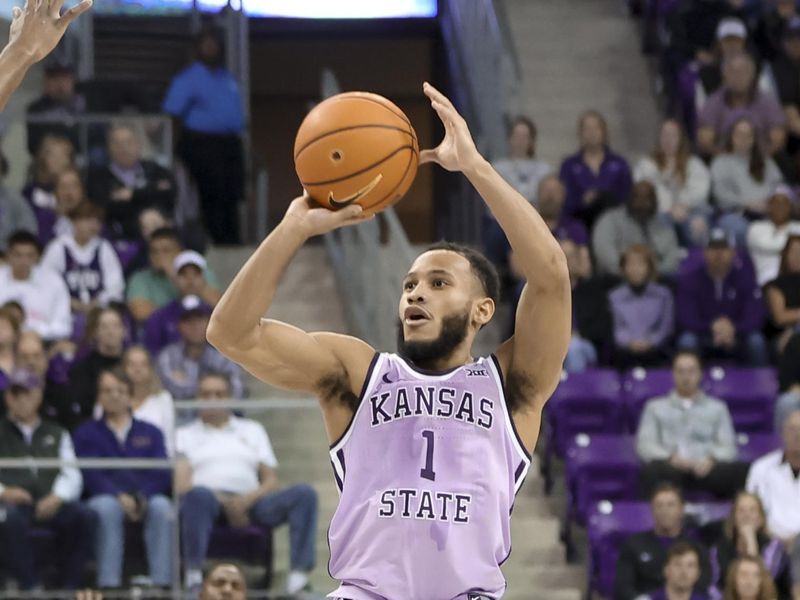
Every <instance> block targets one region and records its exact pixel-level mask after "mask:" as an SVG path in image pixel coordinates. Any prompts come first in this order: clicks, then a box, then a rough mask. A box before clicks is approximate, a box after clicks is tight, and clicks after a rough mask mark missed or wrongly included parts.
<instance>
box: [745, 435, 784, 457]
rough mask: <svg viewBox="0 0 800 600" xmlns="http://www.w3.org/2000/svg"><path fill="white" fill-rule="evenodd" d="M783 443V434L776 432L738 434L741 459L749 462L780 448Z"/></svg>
mask: <svg viewBox="0 0 800 600" xmlns="http://www.w3.org/2000/svg"><path fill="white" fill-rule="evenodd" d="M782 443H783V442H782V440H781V436H779V435H778V434H776V433H740V434H738V435H737V436H736V445H737V446H738V449H739V460H741V461H743V462H748V463H752V462H753V461H755V460H757V459H759V458H761V457H762V456H764V455H765V454H768V453H770V452H772V451H773V450H776V449H778V448H780V447H781V445H782Z"/></svg>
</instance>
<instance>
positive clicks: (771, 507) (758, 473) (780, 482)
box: [747, 410, 800, 600]
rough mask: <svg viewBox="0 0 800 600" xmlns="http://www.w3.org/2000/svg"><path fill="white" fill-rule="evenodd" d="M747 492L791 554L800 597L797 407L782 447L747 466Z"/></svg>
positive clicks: (799, 424) (795, 589)
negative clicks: (758, 501)
mask: <svg viewBox="0 0 800 600" xmlns="http://www.w3.org/2000/svg"><path fill="white" fill-rule="evenodd" d="M747 491H748V492H751V493H753V494H756V495H758V497H759V498H761V502H762V503H763V504H764V510H765V511H766V513H767V527H768V528H769V530H770V532H771V533H772V535H774V536H776V537H778V538H780V539H782V540H783V541H784V543H785V544H786V548H787V552H788V554H789V555H790V556H791V561H792V562H791V565H792V582H793V586H794V587H793V590H792V591H793V594H794V595H793V597H794V598H795V600H798V599H800V410H795V411H793V412H791V413H789V415H788V416H787V417H786V420H785V421H784V424H783V448H782V449H779V450H775V451H774V452H770V453H769V454H767V455H766V456H762V457H761V458H759V459H758V460H757V461H756V462H754V463H753V466H752V467H751V468H750V474H749V475H748V477H747Z"/></svg>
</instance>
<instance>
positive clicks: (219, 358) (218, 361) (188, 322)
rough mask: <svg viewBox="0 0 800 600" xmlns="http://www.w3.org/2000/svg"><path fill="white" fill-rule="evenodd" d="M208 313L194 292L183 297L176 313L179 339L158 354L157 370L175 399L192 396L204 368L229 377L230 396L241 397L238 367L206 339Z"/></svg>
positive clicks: (209, 309)
mask: <svg viewBox="0 0 800 600" xmlns="http://www.w3.org/2000/svg"><path fill="white" fill-rule="evenodd" d="M210 315H211V307H210V306H208V305H207V304H205V303H203V302H202V301H201V299H199V298H198V297H197V296H187V297H186V298H184V299H183V303H182V311H181V314H180V316H179V317H178V332H179V333H180V336H181V339H180V340H179V341H177V342H174V343H172V344H170V345H169V346H167V347H166V348H164V349H163V350H162V351H161V353H160V354H159V355H158V360H157V370H158V374H159V375H160V376H161V381H162V383H163V384H164V387H165V388H166V389H167V390H169V392H170V393H171V394H172V396H173V398H175V399H176V400H190V399H192V398H194V397H195V396H196V395H197V385H198V383H199V381H200V377H201V375H202V374H203V373H206V372H208V371H215V372H219V373H224V374H225V375H226V376H227V377H228V379H229V380H230V384H231V394H232V396H233V397H234V398H242V397H244V394H245V390H244V384H243V383H242V373H241V370H240V369H239V367H238V366H237V365H236V364H235V363H233V362H231V361H230V360H228V359H227V358H225V357H224V356H223V355H222V354H221V353H220V352H219V351H218V350H217V349H216V348H214V347H213V346H212V345H211V344H209V343H208V341H207V340H206V328H207V327H208V319H209V316H210Z"/></svg>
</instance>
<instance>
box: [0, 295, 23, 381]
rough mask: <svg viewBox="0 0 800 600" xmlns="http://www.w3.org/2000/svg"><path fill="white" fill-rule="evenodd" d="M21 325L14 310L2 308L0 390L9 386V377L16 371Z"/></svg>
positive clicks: (0, 326) (0, 320)
mask: <svg viewBox="0 0 800 600" xmlns="http://www.w3.org/2000/svg"><path fill="white" fill-rule="evenodd" d="M21 326H22V322H21V321H19V319H17V316H16V315H15V314H14V312H13V311H11V310H9V309H7V308H0V392H2V391H4V390H5V389H6V388H7V387H8V378H9V377H10V376H11V373H12V372H13V371H14V365H15V364H16V349H17V340H19V334H20V327H21Z"/></svg>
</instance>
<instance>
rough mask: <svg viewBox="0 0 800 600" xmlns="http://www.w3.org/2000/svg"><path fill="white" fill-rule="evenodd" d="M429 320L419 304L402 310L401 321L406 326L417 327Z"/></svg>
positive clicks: (428, 316) (429, 317)
mask: <svg viewBox="0 0 800 600" xmlns="http://www.w3.org/2000/svg"><path fill="white" fill-rule="evenodd" d="M430 320H431V316H430V315H429V314H428V312H427V311H425V310H423V309H422V308H420V307H419V306H409V307H408V308H406V310H405V311H404V312H403V323H404V324H405V325H406V326H407V327H419V326H421V325H424V324H425V323H427V322H428V321H430Z"/></svg>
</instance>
